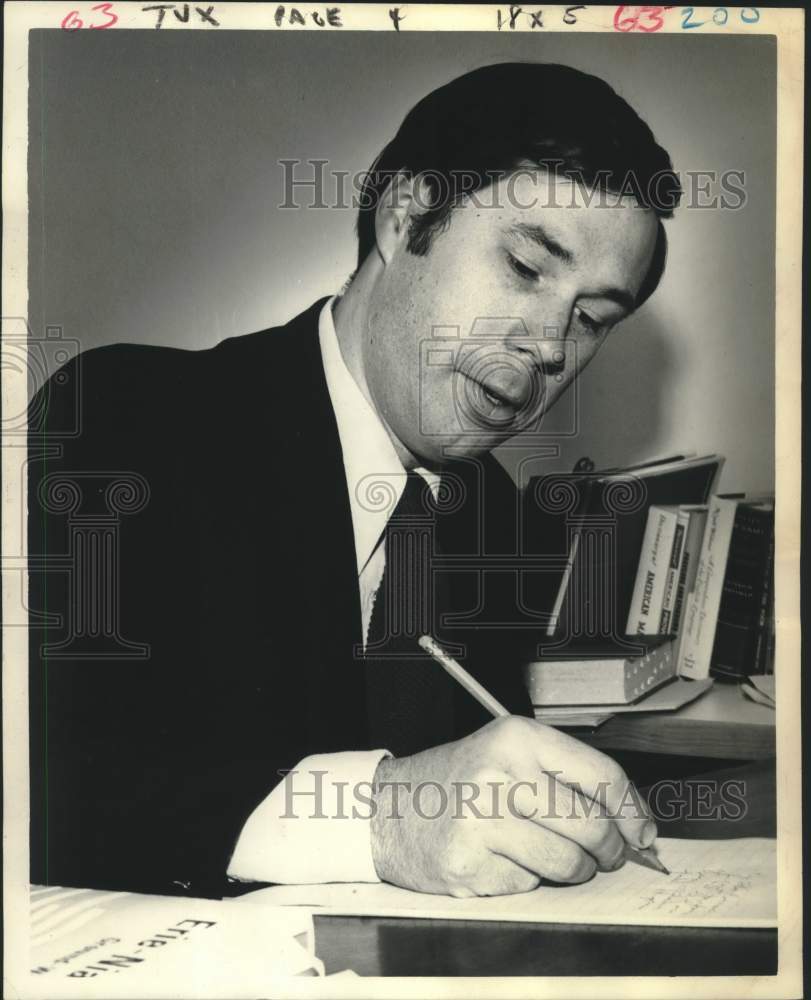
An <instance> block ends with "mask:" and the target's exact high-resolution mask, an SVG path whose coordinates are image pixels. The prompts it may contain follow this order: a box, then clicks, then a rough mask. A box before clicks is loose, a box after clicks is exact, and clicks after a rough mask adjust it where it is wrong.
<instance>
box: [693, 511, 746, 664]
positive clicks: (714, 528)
mask: <svg viewBox="0 0 811 1000" xmlns="http://www.w3.org/2000/svg"><path fill="white" fill-rule="evenodd" d="M737 506H738V501H737V500H724V499H722V498H720V497H713V498H712V500H711V502H710V504H709V510H708V513H707V524H706V527H705V530H704V540H703V542H702V545H701V553H700V555H699V559H698V567H697V570H696V581H695V588H694V590H693V592H692V594H691V595H690V598H689V600H688V602H687V608H686V613H685V617H684V623H683V626H682V627H683V630H684V631H683V635H682V641H681V646H680V649H679V662H678V673H679V674H680V675H681V676H682V677H689V678H691V679H692V680H703V679H704V678H705V677H708V676H709V672H710V662H711V657H712V648H713V642H714V640H715V626H716V623H717V621H718V608H719V607H720V604H721V593H722V590H723V587H724V576H725V574H726V564H727V558H728V555H729V543H730V539H731V538H732V526H733V524H734V522H735V510H736V508H737Z"/></svg>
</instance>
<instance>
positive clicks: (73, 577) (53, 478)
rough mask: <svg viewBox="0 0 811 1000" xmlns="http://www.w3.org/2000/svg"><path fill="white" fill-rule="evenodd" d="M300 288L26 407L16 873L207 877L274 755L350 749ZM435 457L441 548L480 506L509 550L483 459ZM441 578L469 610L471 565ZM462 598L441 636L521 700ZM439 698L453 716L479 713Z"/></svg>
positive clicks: (355, 699) (455, 547)
mask: <svg viewBox="0 0 811 1000" xmlns="http://www.w3.org/2000/svg"><path fill="white" fill-rule="evenodd" d="M322 305H323V303H317V304H316V305H314V306H313V307H312V308H311V309H309V310H308V311H307V312H305V313H304V314H302V315H301V316H299V317H297V318H296V319H294V320H293V321H291V322H290V323H289V324H287V325H286V326H284V327H281V328H278V329H274V330H266V331H263V332H261V333H256V334H252V335H249V336H244V337H238V338H233V339H230V340H227V341H225V342H223V343H221V344H219V345H218V346H217V347H215V348H213V349H211V350H205V351H199V352H191V351H182V350H176V349H171V348H158V347H145V346H132V345H118V346H112V347H105V348H99V349H96V350H92V351H89V352H87V353H86V354H84V355H82V356H80V358H79V359H78V361H77V362H75V363H71V364H69V365H68V366H66V367H65V368H63V369H62V370H61V371H60V372H59V373H57V375H56V376H55V377H54V378H52V379H51V381H50V382H49V384H48V385H47V386H46V388H45V389H44V390H43V391H42V392H40V394H39V395H38V396H37V397H36V398H35V400H34V403H33V404H32V408H31V418H30V435H29V448H30V455H29V459H30V462H29V468H30V473H29V498H30V499H29V513H30V516H29V550H30V556H31V577H30V602H29V606H30V608H31V610H32V616H33V617H32V621H33V622H34V626H33V627H32V629H31V675H30V692H31V726H30V731H31V820H32V841H31V842H32V856H31V866H32V873H31V875H32V879H33V880H34V881H36V882H39V883H41V882H49V883H52V884H65V885H85V886H98V887H114V888H126V889H135V890H141V891H151V892H162V893H177V892H188V893H189V894H191V895H212V896H218V895H221V894H222V892H223V890H224V888H225V885H226V880H225V872H226V869H227V865H228V861H229V859H230V855H231V853H232V851H233V847H234V845H235V843H236V839H237V837H238V834H239V831H240V829H241V827H242V825H243V823H244V822H245V820H246V819H247V817H248V815H249V814H250V813H251V811H252V810H253V808H254V807H255V806H256V805H257V804H258V803H259V802H260V801H261V800H262V798H263V797H264V796H265V795H267V793H268V792H269V791H270V789H271V788H272V787H273V786H274V785H275V784H276V783H277V782H278V780H279V773H278V772H279V770H280V769H285V768H290V767H292V766H294V764H295V763H296V762H297V761H298V760H300V759H301V758H302V757H304V756H305V755H307V754H310V753H315V752H330V751H338V750H348V749H364V748H368V736H367V732H366V727H367V721H366V709H365V699H364V679H363V670H362V669H360V666H359V662H358V660H357V658H356V657H355V656H354V654H353V651H354V649H355V647H356V646H357V644H358V643H359V642H360V640H361V634H360V632H361V616H360V602H359V597H358V585H357V572H356V564H355V554H354V541H353V533H352V523H351V516H350V508H349V501H348V495H347V490H346V483H345V478H344V471H343V465H342V458H341V449H340V444H339V439H338V432H337V427H336V423H335V419H334V415H333V412H332V409H331V406H330V402H329V397H328V393H327V388H326V383H325V380H324V374H323V368H322V364H321V357H320V350H319V344H318V334H317V327H318V314H319V311H320V308H321V306H322ZM77 429H78V433H76V434H74V433H73V431H74V430H77ZM455 468H456V471H457V473H458V474H460V475H461V476H463V477H464V478H465V481H466V482H468V483H469V486H470V488H469V490H468V500H467V502H466V503H465V504H464V505H463V507H462V509H461V510H459V511H456V512H455V513H454V514H451V515H447V516H439V517H438V532H439V535H440V537H441V538H442V539H443V551H446V552H456V553H465V554H467V555H470V556H473V557H478V556H481V554H482V551H481V545H480V542H479V530H478V526H479V523H480V512H481V510H482V509H483V508H482V506H481V505H482V504H483V503H484V504H486V507H487V510H488V513H489V514H490V515H491V516H489V517H488V520H487V523H486V526H485V532H484V551H485V554H486V553H496V552H512V551H515V511H516V496H515V491H514V489H513V486H512V483H511V481H510V480H509V477H508V476H507V475H506V474H505V473H504V472H503V470H502V469H501V468H500V467H499V466H498V464H497V463H496V462H495V461H494V460H492V459H490V458H487V459H486V460H484V461H483V462H471V463H464V464H457V465H456V466H455ZM116 484H118V485H117V486H116ZM496 514H497V515H498V516H494V515H496ZM474 563H475V559H474ZM93 567H95V568H93ZM453 579H454V591H453V593H454V600H455V601H456V605H455V606H456V607H458V608H459V609H460V610H473V609H476V607H477V602H478V601H479V597H480V587H479V582H478V579H477V574H476V572H475V568H473V567H472V568H471V570H470V571H469V572H467V573H461V574H460V573H456V574H454V576H453ZM492 589H493V588H490V590H492ZM487 600H488V602H489V607H490V610H489V611H488V613H489V614H490V618H491V619H492V618H493V615H492V613H491V612H492V604H493V601H494V597H493V594H492V593H491V594H489V596H488V598H487ZM498 600H500V598H495V602H496V604H497V603H498ZM38 613H42V614H45V615H47V616H50V618H48V620H47V624H44V623H43V619H42V618H41V617H40V614H38ZM496 614H498V610H496ZM471 617H472V623H471V624H470V625H469V626H467V627H465V628H462V627H460V628H458V629H456V630H455V631H454V633H453V635H449V636H448V637H447V638H456V639H457V640H463V641H465V642H467V643H468V646H469V649H470V650H471V652H470V655H469V656H468V657H467V659H466V665H467V666H468V667H469V669H472V670H473V671H474V672H475V673H476V674H477V675H478V676H479V678H480V679H481V680H482V681H483V682H484V683H485V684H486V685H487V686H489V687H490V688H491V689H492V690H493V691H494V693H495V694H496V696H497V697H498V698H499V699H501V700H502V701H503V702H505V703H506V704H507V705H508V707H510V708H511V710H513V711H516V712H523V713H526V712H528V711H529V704H528V701H527V697H526V693H525V691H524V689H523V685H522V682H521V678H520V674H519V670H518V668H517V666H516V662H515V659H514V658H513V659H512V661H511V654H510V649H509V646H508V643H507V638H508V637H507V635H506V634H504V633H503V632H500V631H499V630H492V629H480V628H479V627H478V625H477V621H479V620H482V609H479V613H478V614H475V613H474V614H473V615H472V616H471ZM441 638H446V637H445V636H441ZM43 647H46V648H43ZM473 651H475V652H473ZM448 683H449V684H451V683H452V682H451V681H450V680H448ZM454 698H455V705H456V713H455V721H454V725H455V730H456V733H457V735H462V734H464V733H467V732H470V731H472V730H473V729H475V728H477V727H478V726H480V725H482V724H484V723H485V722H486V721H488V716H487V715H486V713H485V712H484V711H483V710H482V709H481V708H480V707H479V706H478V705H477V704H476V703H475V702H473V700H472V699H471V698H470V697H469V696H468V695H467V694H466V693H464V692H461V691H459V692H456V691H455V692H454Z"/></svg>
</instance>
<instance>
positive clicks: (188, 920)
mask: <svg viewBox="0 0 811 1000" xmlns="http://www.w3.org/2000/svg"><path fill="white" fill-rule="evenodd" d="M240 902H241V900H239V899H237V900H223V901H219V900H210V899H190V898H185V897H183V898H180V897H174V896H147V895H141V894H138V893H126V892H101V891H97V890H93V889H64V888H60V887H58V886H51V887H43V886H34V887H32V889H31V971H32V976H31V980H32V981H33V982H34V983H35V985H36V988H37V990H38V991H40V992H39V993H38V995H41V996H47V997H49V998H53V1000H60V998H63V997H64V998H70V997H81V998H82V1000H94V998H99V1000H101V998H104V1000H115V998H119V997H122V998H123V997H144V998H148V997H169V996H177V997H195V996H199V997H207V998H208V997H238V996H250V997H254V996H264V995H266V994H267V990H268V983H269V982H270V981H271V980H273V979H276V978H279V977H285V976H299V975H305V976H307V975H309V976H316V975H318V976H320V975H323V974H324V967H323V965H322V963H321V962H320V961H319V959H317V958H316V957H315V951H314V948H315V937H314V932H313V921H312V916H311V915H310V914H309V913H308V912H307V911H304V910H294V909H290V908H286V909H274V908H273V907H272V906H271V905H267V906H263V907H255V906H241V905H240Z"/></svg>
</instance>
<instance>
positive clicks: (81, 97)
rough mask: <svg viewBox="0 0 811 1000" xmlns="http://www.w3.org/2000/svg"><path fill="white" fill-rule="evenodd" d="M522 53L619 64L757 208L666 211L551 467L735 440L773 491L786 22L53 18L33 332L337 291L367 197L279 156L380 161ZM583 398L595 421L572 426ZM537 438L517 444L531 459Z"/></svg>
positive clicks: (181, 324)
mask: <svg viewBox="0 0 811 1000" xmlns="http://www.w3.org/2000/svg"><path fill="white" fill-rule="evenodd" d="M507 59H517V60H526V59H536V60H539V61H550V62H561V63H567V64H570V65H572V66H575V67H578V68H580V69H583V70H585V71H587V72H590V73H595V74H596V75H598V76H602V77H604V78H605V79H607V80H608V81H609V82H610V83H611V84H612V86H614V88H615V89H616V90H617V91H618V92H619V93H620V94H622V95H623V96H624V97H625V98H626V99H628V100H629V101H630V103H631V104H632V105H633V106H634V107H635V108H636V109H637V111H638V112H639V113H640V114H641V115H642V117H643V118H644V119H645V120H647V121H648V123H649V124H650V125H651V127H652V128H653V131H654V133H655V135H656V137H657V139H658V141H659V142H660V143H661V144H662V145H663V146H664V147H665V148H666V149H668V151H669V152H670V154H671V156H672V159H673V162H674V165H675V167H676V169H677V170H678V171H680V172H681V173H682V174H684V172H685V171H698V170H714V171H717V172H719V173H720V172H722V171H725V170H743V171H745V175H746V181H745V188H746V194H747V202H746V205H745V207H744V208H742V209H740V210H738V211H722V210H718V209H706V208H705V209H699V208H692V209H691V208H685V209H683V210H681V211H680V212H678V213H677V217H676V218H675V219H674V220H671V221H670V222H669V223H668V224H667V229H668V234H669V239H670V259H669V264H668V269H667V272H666V275H665V278H664V281H663V284H662V285H661V287H660V289H659V291H658V292H657V293H656V295H655V296H654V297H653V299H652V300H651V301H650V302H648V303H647V304H646V305H645V306H643V308H642V309H641V310H640V311H639V312H638V313H637V314H636V315H635V316H633V317H632V318H631V319H630V320H628V321H627V322H626V323H625V324H624V325H623V327H621V328H620V329H619V330H618V331H617V332H616V333H615V334H614V335H612V338H611V339H610V340H609V343H608V345H607V346H606V347H605V348H604V350H603V352H602V353H601V355H600V356H599V357H598V358H597V360H596V361H595V362H594V363H593V364H592V366H591V367H590V368H589V370H588V371H587V372H586V373H585V374H584V375H583V378H582V380H581V381H580V384H579V387H578V393H577V395H576V398H575V397H573V398H572V399H571V400H569V401H568V402H567V403H565V404H564V403H561V404H560V407H559V411H553V412H552V414H551V416H550V418H549V419H548V420H547V422H546V424H545V428H544V429H545V431H546V432H547V433H549V434H550V437H549V441H550V442H551V443H554V444H556V446H557V454H556V456H554V457H552V458H547V459H546V460H544V461H543V462H536V463H534V464H533V465H532V466H531V467H530V469H529V471H530V472H541V471H549V470H551V469H557V468H569V467H571V465H572V464H573V463H574V461H575V460H576V459H577V458H578V457H580V456H581V455H589V456H591V457H592V458H594V459H595V460H596V461H597V463H598V465H601V466H605V465H615V464H626V463H630V462H634V461H641V460H644V459H646V458H650V457H655V456H660V455H665V454H672V453H676V452H681V451H685V450H689V451H698V452H700V453H703V452H707V451H717V452H720V453H722V454H724V455H726V456H727V462H726V467H725V471H724V476H723V479H722V486H723V488H725V489H727V490H743V489H746V490H766V489H771V488H773V463H774V444H773V433H774V431H773V425H774V185H775V148H774V146H775V46H774V40H773V39H771V38H769V37H766V36H764V37H748V38H747V37H745V36H736V37H719V36H715V37H695V36H689V35H686V36H681V35H664V36H645V37H640V36H638V35H637V36H628V35H589V34H586V35H584V34H577V35H565V34H547V35H541V34H514V35H509V34H503V33H502V34H450V33H444V34H443V33H439V34H436V35H428V34H423V33H420V34H408V33H405V32H403V33H401V34H395V33H394V32H390V33H385V34H380V33H371V32H359V33H351V32H335V31H333V32H331V33H329V34H326V33H323V34H321V33H318V32H295V31H286V32H274V31H268V32H261V33H260V32H224V31H217V32H205V31H195V32H180V31H174V32H169V31H164V32H154V31H116V32H76V33H66V32H61V31H47V32H45V31H37V32H32V34H31V49H30V147H29V194H30V215H29V222H30V251H29V253H30V258H29V264H30V269H29V296H30V308H29V324H30V328H31V331H32V333H33V335H34V336H37V337H41V336H42V335H43V332H44V328H45V327H46V325H57V326H61V327H62V328H63V331H64V335H65V336H66V337H73V338H76V339H78V340H79V341H80V343H81V345H82V348H89V347H93V346H97V345H100V344H105V343H111V342H117V341H131V342H142V343H152V344H170V345H173V346H177V347H186V348H203V347H208V346H211V345H213V344H215V343H216V342H217V341H219V340H221V339H223V338H225V337H229V336H233V335H237V334H242V333H248V332H251V331H253V330H256V329H261V328H263V327H266V326H269V325H273V324H276V323H280V322H283V321H285V320H286V319H288V318H290V317H291V316H292V315H294V314H295V313H296V312H297V311H300V310H301V309H303V308H304V307H306V306H308V305H309V304H310V303H311V302H312V301H314V300H315V299H316V298H317V297H319V296H322V295H328V294H331V293H333V292H335V291H337V290H338V289H339V288H340V287H341V285H342V284H343V282H344V281H345V280H346V278H347V277H348V276H349V274H350V273H351V271H352V270H353V268H354V266H355V239H354V229H353V227H354V222H355V214H354V212H352V211H351V210H348V209H346V210H335V209H331V210H314V209H307V210H292V211H291V210H282V209H279V208H278V207H277V206H278V205H279V204H280V203H281V202H282V201H283V198H284V190H283V171H282V168H281V167H280V165H279V163H278V161H279V160H280V159H284V158H290V159H292V158H297V159H300V160H307V159H308V158H325V159H329V160H330V167H331V168H332V169H334V170H346V171H350V172H351V173H354V172H357V171H361V170H364V169H366V168H367V167H368V166H369V165H370V164H371V162H372V160H373V159H374V157H375V155H376V154H377V152H379V150H380V149H381V148H382V146H383V144H384V143H385V142H386V141H388V139H389V138H390V137H391V136H392V135H393V133H394V132H395V130H396V128H397V126H398V125H399V123H400V121H401V120H402V117H403V115H404V114H405V112H406V111H407V110H408V109H409V108H410V107H411V106H412V105H413V104H414V103H415V102H416V101H417V100H418V99H419V98H420V97H422V96H423V95H424V94H425V93H427V92H428V91H429V90H431V89H433V88H434V87H436V86H438V85H440V84H442V83H444V82H446V81H447V80H449V79H451V78H452V77H454V76H457V75H459V74H460V73H462V72H464V71H466V70H468V69H472V68H474V67H476V66H479V65H483V64H485V63H492V62H498V61H502V60H507ZM537 99H538V100H554V99H555V95H553V94H552V95H545V94H539V95H537ZM683 179H685V178H684V177H683ZM687 183H689V180H688V181H687ZM273 375H274V373H273V372H268V392H272V391H273ZM574 411H576V417H577V422H576V427H577V433H576V434H574V435H567V434H564V435H563V436H561V437H559V438H556V437H555V436H554V431H555V430H556V427H557V428H558V429H560V430H561V431H568V430H569V429H570V428H571V422H572V419H573V412H574ZM526 454H527V453H526V449H523V450H522V449H521V448H515V447H510V448H507V449H501V450H500V452H499V455H500V457H501V458H502V461H504V463H505V465H507V467H508V468H510V469H511V471H513V472H514V473H515V471H516V469H517V468H518V463H519V461H520V460H521V459H522V458H526Z"/></svg>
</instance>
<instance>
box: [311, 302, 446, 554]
mask: <svg viewBox="0 0 811 1000" xmlns="http://www.w3.org/2000/svg"><path fill="white" fill-rule="evenodd" d="M335 301H336V297H335V296H333V297H332V298H331V299H330V300H329V301H328V302H326V303H325V304H324V308H323V309H322V310H321V314H320V316H319V318H318V341H319V344H320V347H321V360H322V362H323V365H324V375H325V376H326V381H327V390H328V391H329V396H330V402H331V403H332V409H333V411H334V413H335V421H336V423H337V425H338V435H339V437H340V440H341V450H342V452H343V462H344V472H345V473H346V485H347V489H348V491H349V506H350V509H351V512H352V529H353V531H354V534H355V554H356V556H357V563H358V573H360V572H361V571H362V570H363V567H364V566H365V565H366V563H367V562H368V561H369V557H370V556H371V555H372V553H373V552H374V550H375V549H376V548H377V543H378V542H379V540H380V536H381V534H382V533H383V529H384V528H385V527H386V522H387V521H388V519H389V516H390V515H391V513H392V512H393V511H394V508H395V507H396V506H397V502H398V501H399V499H400V497H401V496H402V493H403V490H404V489H405V484H406V477H407V472H406V470H405V469H404V468H403V465H402V462H401V461H400V459H399V458H398V456H397V452H396V451H395V449H394V445H393V444H392V442H391V438H390V437H389V435H388V432H387V431H386V428H385V427H384V426H383V424H382V422H381V420H380V417H378V415H377V413H376V412H375V410H374V409H373V407H372V406H371V405H370V404H369V403H368V402H367V400H366V397H365V396H364V395H363V393H362V392H361V391H360V388H359V387H358V384H357V382H355V379H354V378H353V377H352V374H351V372H350V371H349V369H348V368H347V366H346V362H345V361H344V359H343V355H342V354H341V347H340V344H339V343H338V334H337V333H336V331H335V322H334V320H333V316H332V307H333V304H334V303H335ZM414 471H415V472H418V473H419V474H420V475H421V476H422V478H423V479H424V480H425V481H426V483H428V486H429V487H430V488H431V491H432V493H433V494H434V497H436V495H437V491H438V489H439V479H440V477H439V476H438V475H437V473H435V472H431V471H429V470H428V469H424V468H417V469H415V470H414Z"/></svg>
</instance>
